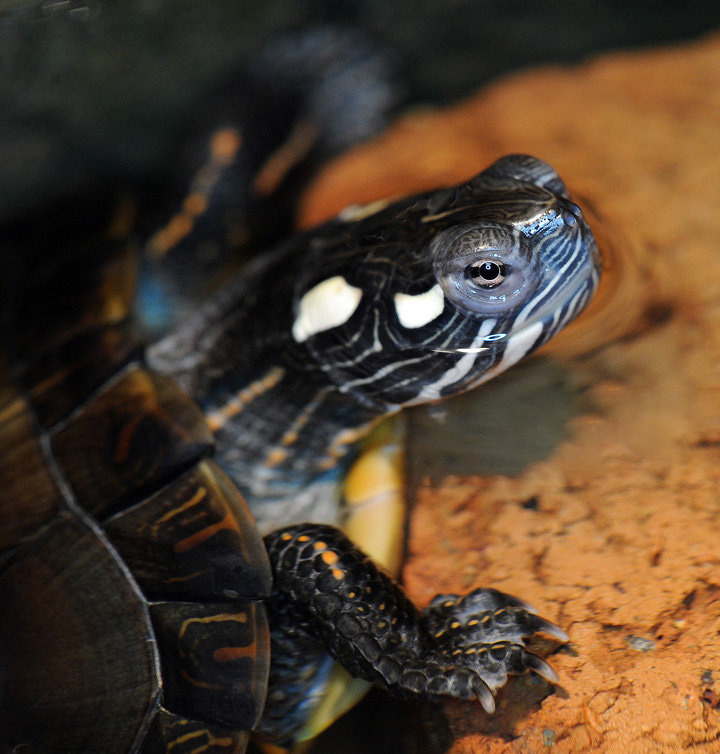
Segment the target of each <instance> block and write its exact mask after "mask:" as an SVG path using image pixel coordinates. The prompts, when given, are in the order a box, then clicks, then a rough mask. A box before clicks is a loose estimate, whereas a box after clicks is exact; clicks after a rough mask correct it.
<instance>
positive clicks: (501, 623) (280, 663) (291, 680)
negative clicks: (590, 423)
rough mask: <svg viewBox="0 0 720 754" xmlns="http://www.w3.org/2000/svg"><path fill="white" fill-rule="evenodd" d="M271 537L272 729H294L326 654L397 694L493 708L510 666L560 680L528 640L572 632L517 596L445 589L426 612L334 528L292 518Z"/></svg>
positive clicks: (285, 733)
mask: <svg viewBox="0 0 720 754" xmlns="http://www.w3.org/2000/svg"><path fill="white" fill-rule="evenodd" d="M265 544H266V546H267V548H268V552H269V554H270V560H271V563H272V568H273V575H274V579H275V584H274V587H273V593H272V597H271V599H270V603H269V605H268V617H269V621H270V626H271V631H272V641H273V648H272V652H273V654H272V664H271V671H270V691H269V693H268V700H267V705H266V709H265V715H264V717H263V722H262V724H261V727H262V728H263V729H264V730H265V732H266V733H268V734H270V735H278V734H279V736H280V737H281V738H284V737H291V736H292V731H291V730H289V729H288V727H289V726H290V725H292V724H293V723H290V722H289V721H290V720H295V719H297V718H298V717H300V718H301V717H302V711H301V709H300V707H301V706H302V697H303V695H304V694H306V693H310V692H311V689H312V687H313V685H314V684H315V683H316V679H317V673H318V669H317V668H318V663H321V662H322V659H323V657H324V656H325V653H326V652H329V653H330V654H331V655H332V656H333V657H334V658H335V659H337V660H338V661H339V662H340V663H341V664H342V665H344V666H345V668H346V669H347V670H348V671H349V672H350V673H351V674H352V675H353V676H357V677H359V678H363V679H365V680H368V681H371V682H372V683H374V684H377V685H379V686H382V687H384V688H386V689H388V690H389V691H391V692H392V693H394V694H396V695H398V696H402V697H405V698H411V699H413V698H414V699H418V700H437V699H439V698H441V697H443V696H448V697H457V698H461V699H472V698H476V699H478V700H479V701H480V702H481V704H482V705H483V707H484V708H485V710H486V711H488V712H492V711H493V710H494V708H495V702H494V699H493V694H494V693H495V691H496V690H497V689H498V688H500V687H501V686H503V685H504V684H505V682H506V681H507V676H508V675H509V674H520V673H524V672H527V671H528V670H534V671H535V672H536V673H539V674H540V675H542V676H543V677H545V678H547V679H548V680H550V681H556V680H557V676H556V674H555V671H554V670H553V669H552V668H551V667H550V666H549V665H548V664H547V663H546V662H545V661H544V660H542V659H540V658H539V657H537V656H536V655H534V654H532V653H530V652H528V651H527V650H526V649H525V648H524V640H525V639H526V638H528V637H529V636H532V635H533V634H535V633H536V632H539V631H541V632H543V633H547V634H550V635H551V636H554V637H555V638H557V639H560V640H565V639H566V638H567V637H566V635H565V633H564V632H563V631H562V630H561V629H559V628H558V627H557V626H555V625H554V624H552V623H550V622H549V621H546V620H545V619H543V618H540V617H538V616H537V615H536V614H535V613H534V611H533V610H532V608H531V607H530V606H528V605H527V604H526V603H524V602H522V601H521V600H518V599H516V598H515V597H511V596H509V595H506V594H503V593H501V592H498V591H496V590H494V589H476V590H475V591H473V592H471V593H470V594H468V595H466V596H465V597H458V596H457V595H443V596H439V597H436V598H435V600H433V602H432V603H431V605H430V606H429V607H427V608H426V609H425V610H423V611H419V610H418V609H417V608H416V607H415V606H414V605H413V603H412V602H411V601H410V600H409V599H408V597H407V596H406V595H405V592H404V591H403V589H402V587H400V585H399V584H397V583H396V582H395V581H393V579H392V578H391V577H390V576H388V575H387V574H386V573H385V572H384V571H381V570H379V569H378V567H377V566H376V565H375V564H374V563H373V562H372V561H371V560H370V559H369V558H368V557H367V556H366V555H365V554H364V553H363V552H362V551H360V550H359V549H358V548H357V547H355V545H353V543H352V542H351V541H350V540H349V539H347V537H345V535H344V534H343V533H342V532H341V531H339V530H338V529H336V528H334V527H332V526H326V525H321V524H300V525H297V526H292V527H289V528H286V529H281V530H278V531H276V532H273V533H272V534H270V535H268V536H267V537H266V538H265ZM288 689H292V692H293V693H292V695H289V694H288V693H287V690H288ZM301 691H302V693H300V694H298V693H297V692H301ZM294 716H295V717H294ZM281 721H282V723H281ZM300 722H302V721H301V720H297V723H295V724H299V723H300ZM278 726H281V727H282V730H279V729H278Z"/></svg>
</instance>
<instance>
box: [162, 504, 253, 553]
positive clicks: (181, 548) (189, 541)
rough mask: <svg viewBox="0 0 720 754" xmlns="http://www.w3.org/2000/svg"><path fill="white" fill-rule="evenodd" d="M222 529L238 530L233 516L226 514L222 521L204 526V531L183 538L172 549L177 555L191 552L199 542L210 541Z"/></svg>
mask: <svg viewBox="0 0 720 754" xmlns="http://www.w3.org/2000/svg"><path fill="white" fill-rule="evenodd" d="M222 529H234V530H235V531H239V530H240V529H239V527H238V523H237V521H236V519H235V516H233V515H232V513H228V514H227V515H226V516H225V518H223V520H222V521H218V522H217V523H216V524H212V525H211V526H206V527H205V528H204V529H200V530H198V531H196V532H193V533H192V534H191V535H190V536H189V537H185V539H181V540H180V541H179V542H176V543H175V547H173V549H174V550H175V552H176V553H178V555H182V554H183V553H184V552H187V551H188V550H192V548H193V547H196V546H197V545H199V544H200V543H201V542H204V541H205V540H207V539H210V537H212V536H214V535H215V534H217V533H218V532H219V531H221V530H222Z"/></svg>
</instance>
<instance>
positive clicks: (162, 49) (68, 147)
mask: <svg viewBox="0 0 720 754" xmlns="http://www.w3.org/2000/svg"><path fill="white" fill-rule="evenodd" d="M318 22H322V23H327V22H332V23H342V24H346V25H352V26H359V27H361V28H363V29H365V30H367V31H368V32H370V34H372V35H374V36H375V37H377V38H378V39H379V40H380V41H381V42H382V43H383V44H385V45H386V46H387V47H389V48H391V49H393V50H396V51H397V53H398V56H399V59H400V60H401V61H402V65H403V68H404V72H405V75H406V77H407V81H408V92H409V102H410V103H411V104H417V103H438V102H450V101H453V100H456V99H459V98H461V97H463V96H465V95H466V94H468V93H469V92H471V91H473V90H475V89H477V88H478V87H479V86H481V85H482V84H483V83H485V82H487V81H489V80H491V79H493V78H497V77H498V76H501V75H503V74H504V73H507V72H509V71H513V70H518V69H522V68H526V67H529V66H533V65H537V64H539V63H550V62H562V63H570V62H574V61H578V60H582V59H584V58H587V57H588V56H590V55H592V54H593V53H595V52H597V51H600V50H607V49H621V48H629V47H638V46H648V45H654V44H658V43H660V42H667V41H670V40H679V39H686V38H692V37H696V36H699V35H703V34H705V33H708V32H709V31H711V30H712V29H714V28H717V27H719V26H720V3H718V2H717V1H716V0H707V1H704V2H689V3H685V4H682V7H681V5H680V4H679V3H677V2H675V1H674V0H656V1H655V2H641V1H640V0H625V1H624V2H620V1H613V0H572V1H571V2H568V1H567V0H545V1H544V2H538V0H474V1H473V0H430V1H427V2H417V0H393V2H387V0H345V1H344V2H338V0H294V1H292V0H256V1H250V0H217V1H216V2H199V1H198V0H113V1H110V0H106V1H105V2H101V1H100V0H51V1H50V2H37V1H32V0H0V166H1V173H0V175H2V180H1V181H0V219H1V218H3V217H7V216H8V215H9V214H12V213H15V212H17V211H18V209H20V208H21V207H26V206H28V205H30V204H33V203H36V202H38V201H40V200H41V199H43V198H45V197H47V196H50V197H52V196H54V195H56V194H58V193H63V192H68V191H71V190H73V189H78V188H80V189H82V188H83V187H86V186H91V185H93V184H94V183H96V182H97V181H98V180H107V179H110V180H112V179H113V177H115V176H135V175H144V174H146V173H148V172H149V171H155V170H158V169H160V167H161V166H162V164H163V162H164V161H166V160H168V159H169V146H168V145H169V144H171V143H172V136H173V135H174V134H175V133H176V132H177V131H178V129H179V128H180V126H181V124H182V123H183V121H184V120H185V119H186V118H187V117H188V116H189V115H190V114H191V113H192V110H193V105H194V103H196V102H197V101H198V99H199V98H200V97H201V96H202V94H203V93H204V92H206V91H207V90H208V89H209V88H211V87H212V86H213V84H214V83H215V82H216V81H217V79H218V77H220V76H222V75H223V73H224V72H225V71H227V70H228V68H231V67H232V66H234V65H236V64H237V62H238V61H239V60H240V59H242V57H243V56H244V55H245V54H247V53H248V52H249V51H251V50H252V48H253V47H254V46H256V45H258V44H259V43H260V42H261V41H262V40H263V39H265V38H267V37H268V36H271V35H272V34H273V33H276V32H277V31H278V30H280V29H284V28H286V27H288V26H302V25H307V24H310V23H318Z"/></svg>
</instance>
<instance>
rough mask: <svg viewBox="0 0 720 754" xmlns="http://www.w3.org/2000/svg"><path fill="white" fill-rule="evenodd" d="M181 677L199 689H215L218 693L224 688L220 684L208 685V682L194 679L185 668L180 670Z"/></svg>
mask: <svg viewBox="0 0 720 754" xmlns="http://www.w3.org/2000/svg"><path fill="white" fill-rule="evenodd" d="M180 675H181V676H182V677H183V678H184V679H185V680H186V681H187V682H188V683H190V684H192V685H193V686H197V688H199V689H215V690H216V691H219V690H220V689H222V688H223V687H222V686H221V685H220V684H219V683H207V682H206V681H199V680H198V679H197V678H193V677H192V676H191V675H190V673H188V672H187V670H185V668H182V669H181V670H180Z"/></svg>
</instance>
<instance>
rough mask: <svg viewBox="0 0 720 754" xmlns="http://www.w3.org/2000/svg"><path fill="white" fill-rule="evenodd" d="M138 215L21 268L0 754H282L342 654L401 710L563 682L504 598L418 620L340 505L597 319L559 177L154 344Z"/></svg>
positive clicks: (582, 247) (318, 262)
mask: <svg viewBox="0 0 720 754" xmlns="http://www.w3.org/2000/svg"><path fill="white" fill-rule="evenodd" d="M215 143H217V142H215ZM81 210H83V207H80V208H78V206H77V205H72V206H71V208H70V209H68V208H67V207H66V208H64V209H63V211H62V212H61V213H60V214H61V215H62V214H65V213H67V212H68V211H81ZM205 211H207V212H210V211H212V207H210V208H203V209H202V210H201V211H199V214H202V212H205ZM124 217H125V215H124V213H123V212H122V211H120V213H119V214H116V215H115V216H114V220H113V222H112V223H111V224H110V227H109V229H108V230H107V232H104V233H103V234H102V235H100V236H93V237H92V238H90V239H88V238H86V237H84V238H83V239H81V240H78V242H77V244H76V245H72V244H70V245H69V246H67V249H69V251H66V253H64V254H63V255H61V256H60V257H57V258H53V259H51V260H48V259H47V258H46V256H44V255H43V254H42V251H41V253H40V257H39V258H40V259H41V260H43V263H42V264H41V265H34V264H33V265H31V268H30V269H28V268H27V266H26V262H27V260H20V259H17V258H16V259H14V260H10V261H9V262H8V264H9V268H10V269H8V270H7V272H6V279H5V283H6V284H5V285H4V287H3V299H4V300H3V304H4V309H3V312H4V314H3V326H4V333H5V339H6V340H5V349H4V351H3V359H4V363H3V364H2V382H1V383H0V384H1V385H2V392H1V393H0V483H1V484H0V486H1V488H2V497H1V498H0V501H1V502H0V514H1V515H2V520H3V527H2V529H1V530H0V604H1V605H2V613H1V615H2V618H1V619H0V744H2V745H3V746H5V747H7V748H8V750H11V751H27V752H45V753H46V752H73V753H74V754H80V753H83V752H135V751H139V752H173V754H178V752H184V751H188V752H190V751H193V752H196V751H216V752H242V751H244V750H245V748H246V747H247V745H248V740H249V736H250V733H251V732H252V731H255V732H256V733H257V734H258V735H260V736H262V737H265V738H266V739H268V740H274V741H279V742H281V743H283V744H287V743H288V742H292V741H293V740H294V739H295V738H296V737H297V732H298V730H299V729H300V728H301V727H302V725H303V724H304V722H305V721H306V720H307V718H308V716H309V715H310V714H311V712H312V709H313V707H314V706H315V705H316V704H317V700H318V696H319V694H321V693H322V689H323V686H324V684H325V683H326V681H327V677H328V667H329V661H328V659H327V658H328V657H329V656H330V657H332V658H334V659H335V660H336V661H337V662H339V663H340V664H341V665H342V666H343V667H344V668H345V669H346V670H347V671H348V672H349V673H350V675H351V676H353V677H355V678H361V679H364V680H366V681H368V682H370V683H371V684H375V685H378V686H380V687H383V688H385V689H387V690H389V691H390V692H391V693H393V694H396V695H398V696H401V697H405V698H409V699H416V700H431V701H433V700H438V699H441V698H443V697H456V698H462V699H477V700H479V702H480V703H481V704H482V706H483V707H484V708H485V709H486V710H487V711H488V712H491V711H492V710H493V709H494V699H493V696H494V693H495V692H496V691H497V689H499V688H500V687H501V686H503V685H504V684H505V682H506V680H507V677H508V675H509V674H517V673H523V672H527V671H534V672H536V673H538V674H540V675H542V676H544V677H545V678H547V679H549V680H551V681H556V680H557V676H556V674H555V672H554V671H553V669H552V668H551V667H550V666H549V665H548V664H547V663H546V662H545V661H544V660H542V659H541V658H540V657H538V656H536V655H534V654H532V653H531V652H529V651H528V650H527V649H526V648H525V640H526V639H527V638H528V637H530V636H532V635H534V634H535V633H537V632H544V633H546V634H549V635H550V636H552V637H555V638H557V639H559V640H561V641H564V640H565V639H566V638H567V637H566V635H565V633H564V632H563V631H562V630H561V629H560V628H559V627H557V626H555V625H554V624H552V623H551V622H550V621H548V620H546V619H544V618H541V617H540V616H538V615H537V614H536V612H535V611H534V610H533V609H532V608H531V607H530V606H529V605H527V604H526V603H525V602H523V601H522V600H520V599H518V598H516V597H513V596H510V595H506V594H503V593H501V592H499V591H497V590H494V589H492V588H480V589H475V590H473V591H472V592H470V593H469V594H467V595H464V596H461V595H454V594H450V595H438V597H436V598H435V599H434V600H433V601H432V602H431V603H430V605H429V606H428V607H426V608H424V609H422V610H420V609H418V608H416V607H415V605H414V604H413V603H412V602H411V601H410V600H409V598H408V597H407V596H406V594H405V593H404V591H403V589H402V587H401V585H400V584H399V583H398V582H397V580H396V579H395V578H394V577H392V576H391V575H390V574H388V573H387V572H386V571H385V570H383V569H382V568H381V567H379V566H378V565H376V563H375V562H374V561H373V560H372V559H371V558H370V557H368V556H367V555H366V554H365V553H364V552H363V550H362V549H360V548H359V547H358V546H357V545H356V544H355V543H354V542H352V541H351V540H350V539H349V538H348V537H347V536H346V535H345V534H344V533H343V531H342V530H341V528H340V527H339V524H342V510H343V509H342V505H341V502H340V501H339V499H338V488H339V487H338V485H339V480H340V479H341V478H342V477H343V476H344V474H345V473H346V471H347V467H348V464H349V462H350V460H351V459H352V457H353V453H354V452H355V451H354V449H355V448H357V444H358V443H359V442H360V441H361V440H362V438H364V437H366V436H367V435H368V433H369V432H371V431H372V429H373V428H374V427H376V426H377V425H378V423H379V422H381V421H382V420H383V419H385V418H386V417H388V416H391V415H394V414H397V413H398V412H400V411H401V410H402V409H403V408H405V407H407V406H412V405H417V404H420V403H425V402H432V401H437V400H441V399H443V398H445V397H448V396H451V395H453V394H456V393H458V392H461V391H465V390H469V389H472V388H474V387H476V386H477V385H479V384H481V383H483V382H485V381H487V380H488V379H490V378H492V377H493V376H494V375H496V374H498V373H499V372H501V371H503V370H504V369H506V368H507V367H509V366H511V365H513V364H514V363H516V362H517V361H519V360H520V359H521V358H523V357H524V356H526V355H527V354H528V353H530V352H531V351H533V350H534V349H536V348H537V347H539V346H540V345H542V344H543V343H545V342H546V341H547V340H548V339H549V338H550V337H552V336H553V335H554V334H555V333H556V332H557V331H558V330H559V329H561V328H562V327H563V326H564V325H565V324H566V323H567V322H568V321H570V320H571V319H572V318H573V317H575V316H576V315H577V314H578V313H579V312H580V311H582V309H583V308H584V306H585V305H586V304H587V302H588V301H589V300H590V298H591V296H592V294H593V292H594V290H595V288H596V286H597V283H598V279H599V256H598V250H597V246H596V244H595V241H594V239H593V236H592V232H591V231H590V228H589V227H588V225H587V223H586V221H585V219H584V217H583V213H582V210H581V209H580V208H579V206H578V205H577V204H575V203H574V202H573V201H572V200H571V199H570V196H569V193H568V191H567V188H566V187H565V185H564V183H563V182H562V180H561V179H560V177H559V176H558V175H557V173H556V172H555V171H554V170H553V168H552V167H550V166H549V165H548V164H547V163H545V162H543V161H541V160H539V159H536V158H534V157H530V156H527V155H509V156H506V157H503V158H500V159H498V160H497V161H495V162H494V163H493V164H492V165H490V166H489V167H488V168H486V169H485V170H483V171H482V172H481V173H479V174H477V175H476V176H475V177H473V178H471V179H469V180H468V181H466V182H463V183H461V184H459V185H457V186H453V187H444V188H440V189H436V190H434V191H428V192H425V193H421V194H417V195H414V196H410V197H406V198H402V199H398V200H394V201H384V202H379V203H375V204H373V205H371V206H365V207H353V208H350V209H348V210H346V211H345V212H343V213H341V214H340V215H339V216H338V217H337V218H335V219H333V220H330V221H328V222H326V223H324V224H322V225H320V226H318V227H316V228H312V229H309V230H305V231H302V232H299V233H297V234H295V235H294V236H292V237H291V238H289V239H287V240H285V241H283V242H281V243H280V244H279V245H277V246H275V247H274V248H272V249H270V250H267V251H264V252H263V253H262V254H261V255H259V256H258V257H257V259H255V260H254V261H252V262H250V263H249V264H248V265H247V266H246V267H245V268H244V269H243V270H242V271H241V272H240V273H239V274H238V275H234V276H232V277H231V278H230V279H229V280H227V281H224V282H223V283H222V285H221V286H220V287H219V288H218V290H217V291H215V292H214V294H213V295H212V297H211V298H210V299H209V300H208V301H206V302H204V303H203V304H201V305H200V306H199V307H197V310H196V311H195V312H194V313H192V314H191V315H190V316H189V317H188V318H187V319H184V320H183V321H181V322H180V323H178V324H176V325H174V326H173V327H172V328H171V329H170V330H169V331H168V332H167V333H165V334H164V335H162V336H161V337H159V339H157V340H156V341H155V342H152V343H150V344H145V343H144V342H143V341H142V338H141V337H139V335H138V330H137V327H136V324H137V322H136V320H135V319H134V318H133V316H132V309H133V307H134V305H135V303H136V301H137V300H136V291H137V272H138V264H137V255H136V254H137V252H136V249H135V247H134V246H133V245H131V244H130V245H129V244H128V243H127V232H126V223H125V222H124V219H123V218H124ZM48 227H51V226H48ZM48 232H49V231H48ZM13 264H14V265H15V266H16V267H17V268H18V270H19V271H18V270H15V273H16V274H13V270H12V267H13ZM141 276H142V273H141ZM8 281H10V284H9V285H8V284H7V283H8Z"/></svg>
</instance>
